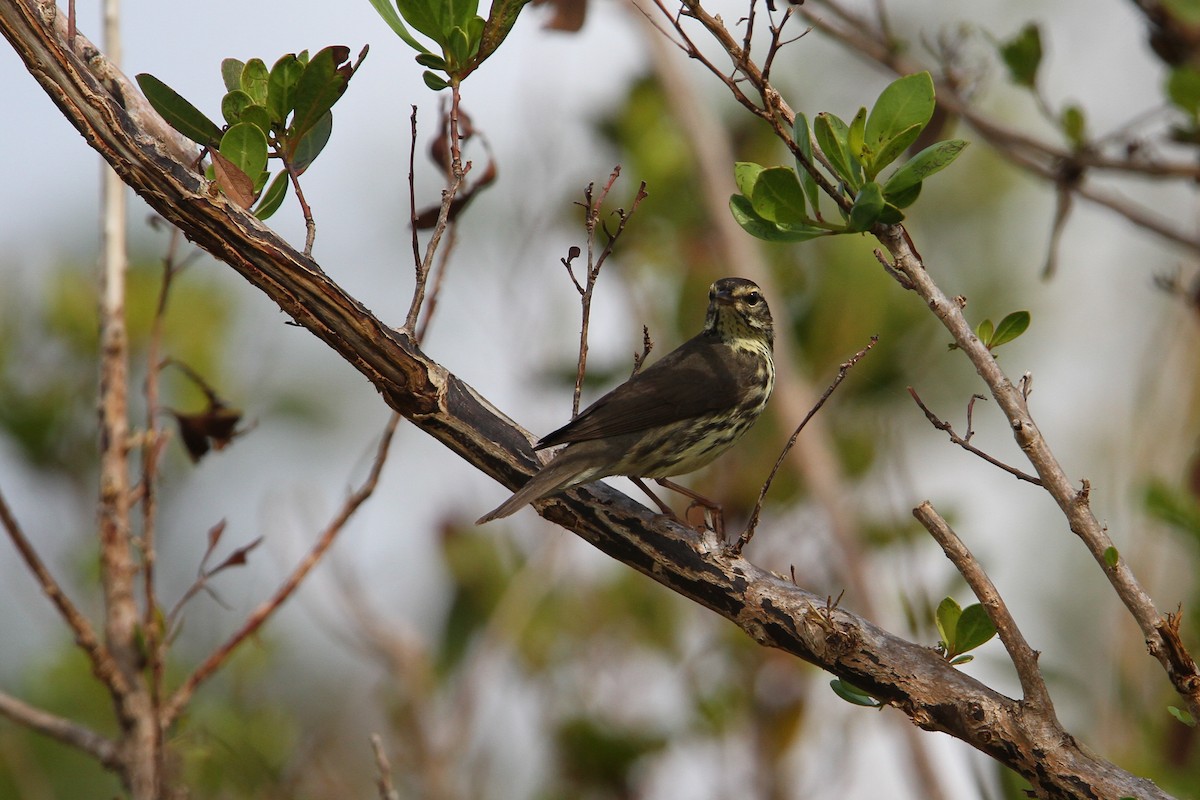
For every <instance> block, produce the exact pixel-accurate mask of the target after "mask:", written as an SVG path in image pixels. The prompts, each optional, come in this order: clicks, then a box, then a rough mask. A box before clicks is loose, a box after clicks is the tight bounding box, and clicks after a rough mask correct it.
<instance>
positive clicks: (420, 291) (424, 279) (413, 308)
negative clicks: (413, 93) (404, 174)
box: [404, 83, 471, 336]
mask: <svg viewBox="0 0 1200 800" xmlns="http://www.w3.org/2000/svg"><path fill="white" fill-rule="evenodd" d="M461 99H462V97H461V95H460V94H459V89H458V84H457V83H455V84H453V85H452V87H451V100H450V120H449V125H448V130H449V133H448V136H449V139H450V169H449V175H448V177H449V181H450V182H449V185H448V186H447V187H446V188H445V189H443V190H442V206H441V208H440V209H439V211H438V217H437V224H436V225H435V226H434V228H433V235H432V236H431V237H430V239H429V244H428V245H426V247H425V256H424V258H422V257H421V256H420V252H419V251H420V248H419V247H418V245H417V238H416V237H417V234H416V228H417V224H416V223H417V212H416V205H415V202H414V204H413V207H412V212H411V213H412V225H413V258H414V261H415V266H416V285H415V286H414V287H413V296H412V302H411V303H410V304H409V307H408V315H407V316H406V317H405V318H404V330H405V331H408V332H409V333H411V334H413V335H414V336H415V335H416V331H417V321H418V319H419V318H420V315H421V307H422V306H423V305H424V304H425V285H426V283H428V281H429V273H430V270H431V269H432V268H433V258H434V256H435V255H436V253H437V249H438V245H439V244H440V243H441V241H442V236H443V235H444V234H445V233H446V228H447V226H448V225H449V224H450V211H451V208H452V207H453V205H454V198H455V196H456V195H457V194H458V191H459V189H460V188H461V187H462V185H463V180H464V178H465V177H466V174H467V172H468V171H469V170H470V168H471V165H470V163H467V164H463V161H462V143H461V141H460V137H461V132H460V130H459V104H460V101H461ZM412 130H413V144H412V149H411V150H410V154H409V163H410V170H409V187H410V189H409V192H410V195H411V193H412V192H413V191H414V189H413V188H412V186H413V182H412V181H413V172H412V167H411V165H412V159H413V155H414V153H415V150H416V140H417V136H416V130H417V126H416V109H415V107H414V109H413V117H412Z"/></svg>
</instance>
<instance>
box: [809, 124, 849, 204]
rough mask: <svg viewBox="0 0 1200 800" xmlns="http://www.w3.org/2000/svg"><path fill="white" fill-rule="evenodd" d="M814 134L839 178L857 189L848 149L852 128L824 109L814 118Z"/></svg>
mask: <svg viewBox="0 0 1200 800" xmlns="http://www.w3.org/2000/svg"><path fill="white" fill-rule="evenodd" d="M813 135H814V136H815V137H816V140H817V145H818V146H819V147H820V148H821V152H823V153H824V154H825V158H826V159H828V160H829V163H830V165H832V167H833V170H834V172H836V173H837V177H838V180H840V181H841V182H842V183H845V184H846V185H847V186H850V187H851V188H853V189H855V190H857V185H856V183H857V182H856V181H855V180H854V172H853V170H851V169H850V154H849V152H848V150H847V142H848V140H849V135H850V129H849V127H847V125H846V123H845V122H842V120H840V119H838V117H837V116H835V115H834V114H830V113H827V112H824V111H822V112H821V113H820V114H817V117H816V119H815V120H813Z"/></svg>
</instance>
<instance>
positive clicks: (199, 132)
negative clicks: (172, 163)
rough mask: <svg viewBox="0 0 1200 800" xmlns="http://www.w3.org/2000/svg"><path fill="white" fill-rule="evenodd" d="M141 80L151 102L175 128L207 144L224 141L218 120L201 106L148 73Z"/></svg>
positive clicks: (139, 82)
mask: <svg viewBox="0 0 1200 800" xmlns="http://www.w3.org/2000/svg"><path fill="white" fill-rule="evenodd" d="M137 82H138V86H140V87H141V89H142V94H144V95H146V99H147V100H149V101H150V105H151V106H153V107H154V110H155V111H157V112H158V113H159V115H160V116H162V118H163V119H164V120H166V121H167V124H168V125H170V126H171V127H172V128H174V129H175V130H177V131H179V132H180V133H182V134H183V135H184V136H186V137H187V138H189V139H191V140H192V141H193V142H197V143H199V144H202V145H204V146H206V147H210V146H212V145H214V144H216V143H217V142H218V141H220V139H221V129H220V127H218V126H217V123H215V122H213V121H212V120H210V119H209V118H208V117H206V116H204V113H203V112H201V111H200V109H198V108H196V107H195V106H194V105H192V104H191V103H189V102H188V101H187V100H184V99H183V98H182V97H180V96H179V94H177V93H176V92H175V90H174V89H172V88H171V87H170V86H167V85H166V84H165V83H163V82H162V81H160V80H159V79H158V78H156V77H154V76H153V75H151V74H150V73H148V72H143V73H140V74H139V75H138V76H137Z"/></svg>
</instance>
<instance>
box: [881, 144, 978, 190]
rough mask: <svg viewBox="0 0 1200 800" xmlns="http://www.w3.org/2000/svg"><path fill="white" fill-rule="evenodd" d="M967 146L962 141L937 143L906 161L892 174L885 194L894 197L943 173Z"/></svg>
mask: <svg viewBox="0 0 1200 800" xmlns="http://www.w3.org/2000/svg"><path fill="white" fill-rule="evenodd" d="M966 146H967V142H966V141H964V140H962V139H950V140H948V141H945V142H935V143H934V144H931V145H929V147H926V148H925V149H924V150H922V151H921V152H919V153H917V154H916V155H915V156H913V157H912V158H910V159H909V160H908V161H906V162H905V163H904V164H903V166H901V167H900V168H899V169H897V170H896V171H895V172H894V173H892V177H890V178H888V180H887V183H885V184H884V185H883V192H884V194H886V195H889V196H893V195H896V194H900V193H902V192H904V191H905V190H907V189H911V188H912V187H913V186H916V185H917V184H918V183H921V182H922V181H923V180H925V179H926V178H928V177H929V176H930V175H933V174H934V173H937V172H941V171H942V170H943V169H945V168H946V167H948V166H950V164H951V163H953V161H954V159H956V158H958V154H959V153H961V152H962V151H963V148H965V147H966Z"/></svg>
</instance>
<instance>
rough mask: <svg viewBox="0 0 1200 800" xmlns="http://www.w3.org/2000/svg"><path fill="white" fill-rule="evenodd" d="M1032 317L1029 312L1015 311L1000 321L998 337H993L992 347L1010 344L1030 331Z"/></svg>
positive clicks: (997, 330) (997, 328)
mask: <svg viewBox="0 0 1200 800" xmlns="http://www.w3.org/2000/svg"><path fill="white" fill-rule="evenodd" d="M1030 319H1031V317H1030V315H1029V312H1028V311H1014V312H1012V313H1011V314H1008V315H1007V316H1005V317H1004V319H1002V320H1000V324H999V325H997V326H996V335H995V336H993V337H992V345H991V346H992V347H999V346H1000V345H1002V344H1008V343H1009V342H1011V341H1012V340H1013V339H1016V338H1017V337H1018V336H1020V335H1021V334H1022V333H1024V332H1025V331H1026V330H1028V329H1029V321H1030Z"/></svg>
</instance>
